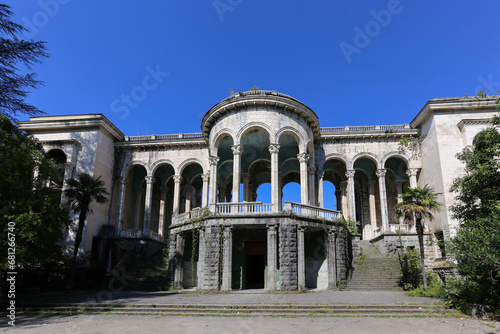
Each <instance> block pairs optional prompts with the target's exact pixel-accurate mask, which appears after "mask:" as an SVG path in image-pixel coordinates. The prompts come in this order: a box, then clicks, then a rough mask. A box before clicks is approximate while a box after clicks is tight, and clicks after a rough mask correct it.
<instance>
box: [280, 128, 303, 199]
mask: <svg viewBox="0 0 500 334" xmlns="http://www.w3.org/2000/svg"><path fill="white" fill-rule="evenodd" d="M279 145H280V150H279V154H278V166H279V172H280V175H281V178H280V184H281V194H280V195H281V197H282V200H281V202H282V203H284V202H286V201H291V202H296V203H301V184H300V163H299V159H298V157H297V156H298V154H299V153H300V152H299V145H298V143H297V139H296V138H295V136H293V135H292V134H290V133H284V134H282V135H281V136H280V138H279Z"/></svg>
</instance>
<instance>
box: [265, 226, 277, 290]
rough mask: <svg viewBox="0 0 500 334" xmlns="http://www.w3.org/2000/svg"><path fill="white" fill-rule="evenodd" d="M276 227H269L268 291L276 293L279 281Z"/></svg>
mask: <svg viewBox="0 0 500 334" xmlns="http://www.w3.org/2000/svg"><path fill="white" fill-rule="evenodd" d="M277 260H278V258H277V242H276V225H275V224H268V225H267V291H276V290H277V289H278V288H277V279H278V261H277Z"/></svg>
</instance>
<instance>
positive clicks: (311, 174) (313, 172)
mask: <svg viewBox="0 0 500 334" xmlns="http://www.w3.org/2000/svg"><path fill="white" fill-rule="evenodd" d="M307 174H308V176H309V184H308V186H309V204H310V205H318V203H317V201H316V191H315V189H316V187H315V186H314V184H315V182H314V181H315V180H314V176H315V175H316V167H307Z"/></svg>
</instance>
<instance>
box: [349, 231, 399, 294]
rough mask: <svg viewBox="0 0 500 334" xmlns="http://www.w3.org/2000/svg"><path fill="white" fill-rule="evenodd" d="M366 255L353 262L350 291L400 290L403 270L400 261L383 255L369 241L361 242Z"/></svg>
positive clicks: (360, 244) (360, 245)
mask: <svg viewBox="0 0 500 334" xmlns="http://www.w3.org/2000/svg"><path fill="white" fill-rule="evenodd" d="M359 247H361V248H362V249H363V253H364V254H365V255H366V258H364V259H359V258H358V259H354V260H353V272H352V275H351V279H350V280H349V284H348V286H347V288H348V289H349V290H400V289H401V288H400V286H399V282H400V280H401V276H402V274H401V268H400V266H399V263H398V260H397V259H395V258H392V257H386V256H384V255H382V254H381V253H380V252H379V251H378V250H377V248H375V246H373V245H372V244H371V243H370V242H369V241H366V240H361V241H359Z"/></svg>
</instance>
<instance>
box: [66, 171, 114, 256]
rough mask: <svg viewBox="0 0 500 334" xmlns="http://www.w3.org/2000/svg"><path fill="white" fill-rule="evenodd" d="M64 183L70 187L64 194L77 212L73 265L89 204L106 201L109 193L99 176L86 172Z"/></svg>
mask: <svg viewBox="0 0 500 334" xmlns="http://www.w3.org/2000/svg"><path fill="white" fill-rule="evenodd" d="M66 183H67V185H68V186H69V187H70V188H69V189H66V190H65V191H64V194H65V195H66V196H67V198H68V200H69V202H70V203H71V208H72V209H73V211H74V212H75V213H79V216H78V227H77V230H76V237H75V248H74V251H73V265H74V263H75V261H76V257H77V255H78V249H79V248H80V243H81V242H82V234H83V227H84V226H85V220H86V219H87V214H89V213H92V210H91V209H90V204H92V202H96V203H99V204H104V203H106V202H107V201H108V198H107V197H106V196H108V195H109V193H108V192H107V191H106V188H105V187H104V181H102V180H101V177H100V176H97V177H95V176H92V175H89V174H87V173H81V174H78V175H77V176H76V179H69V180H66Z"/></svg>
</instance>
